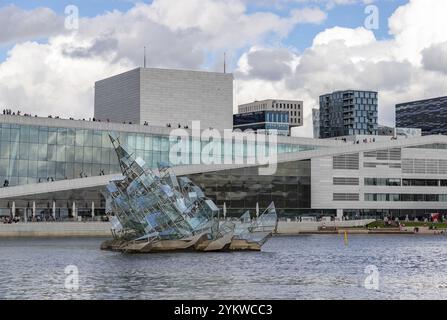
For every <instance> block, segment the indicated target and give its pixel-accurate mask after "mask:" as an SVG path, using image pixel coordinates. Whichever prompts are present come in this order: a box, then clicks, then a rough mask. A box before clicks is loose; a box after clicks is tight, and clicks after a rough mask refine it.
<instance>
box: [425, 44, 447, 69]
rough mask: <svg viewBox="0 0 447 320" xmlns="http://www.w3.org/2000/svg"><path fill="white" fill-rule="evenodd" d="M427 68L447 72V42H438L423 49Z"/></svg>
mask: <svg viewBox="0 0 447 320" xmlns="http://www.w3.org/2000/svg"><path fill="white" fill-rule="evenodd" d="M422 64H423V66H424V68H425V69H427V70H431V71H437V72H442V73H445V74H447V42H442V43H436V44H434V45H432V46H430V47H428V48H426V49H424V50H422Z"/></svg>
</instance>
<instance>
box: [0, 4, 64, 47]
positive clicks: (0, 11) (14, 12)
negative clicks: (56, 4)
mask: <svg viewBox="0 0 447 320" xmlns="http://www.w3.org/2000/svg"><path fill="white" fill-rule="evenodd" d="M0 24H1V28H0V44H7V43H12V42H14V41H19V40H28V39H34V38H37V37H48V36H50V35H53V34H56V33H60V32H63V31H64V30H63V28H64V20H63V18H61V17H58V16H57V15H56V13H55V12H54V11H52V10H50V9H48V8H37V9H34V10H23V9H21V8H19V7H17V6H15V5H8V6H5V7H0Z"/></svg>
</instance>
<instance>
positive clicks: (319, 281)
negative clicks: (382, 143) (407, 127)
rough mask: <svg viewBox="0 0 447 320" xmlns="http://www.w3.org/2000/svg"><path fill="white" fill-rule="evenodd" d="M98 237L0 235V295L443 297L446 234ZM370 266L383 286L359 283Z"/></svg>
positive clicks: (446, 291) (445, 290) (445, 292)
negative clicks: (193, 239) (141, 243)
mask: <svg viewBox="0 0 447 320" xmlns="http://www.w3.org/2000/svg"><path fill="white" fill-rule="evenodd" d="M102 240H103V239H7V240H4V239H1V240H0V299H242V298H243V299H404V298H405V299H447V273H446V267H447V237H443V236H439V237H433V236H368V235H358V236H350V239H349V245H348V246H345V245H344V241H343V236H341V235H340V236H338V235H319V236H300V237H275V238H272V239H271V240H270V241H268V242H267V243H266V244H265V246H264V247H263V251H262V252H229V253H175V254H174V253H164V254H149V255H125V254H121V253H114V252H106V251H101V250H99V245H100V243H101V241H102ZM67 265H75V266H77V267H78V270H79V290H78V291H76V292H70V291H69V290H67V289H65V287H64V284H65V279H66V276H67V275H66V274H65V273H64V270H65V267H66V266H67ZM368 265H376V266H377V267H378V269H379V272H380V277H379V290H367V289H365V287H364V285H363V284H364V281H365V278H366V277H367V274H365V268H366V266H368Z"/></svg>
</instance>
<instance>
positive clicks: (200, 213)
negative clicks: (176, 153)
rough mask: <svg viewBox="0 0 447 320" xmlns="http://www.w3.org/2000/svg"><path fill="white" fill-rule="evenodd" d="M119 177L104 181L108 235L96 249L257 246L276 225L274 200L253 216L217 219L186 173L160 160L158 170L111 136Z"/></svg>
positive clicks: (133, 250) (139, 250)
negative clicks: (177, 170)
mask: <svg viewBox="0 0 447 320" xmlns="http://www.w3.org/2000/svg"><path fill="white" fill-rule="evenodd" d="M110 140H111V141H112V144H113V147H114V149H115V151H116V153H117V156H118V159H119V164H120V167H121V172H122V176H118V177H116V178H114V179H113V180H112V181H110V183H109V184H108V185H107V188H106V192H105V197H106V208H107V209H106V211H107V214H108V215H109V216H110V219H111V222H112V234H113V238H114V239H113V240H108V241H105V242H104V243H103V244H102V246H101V248H102V249H104V250H116V251H122V252H129V253H146V252H161V251H177V250H195V251H225V250H261V246H262V245H263V244H264V243H265V242H266V241H267V239H268V238H269V237H270V236H271V235H272V232H273V231H274V230H275V229H276V226H277V215H276V211H275V206H274V204H273V203H271V204H270V206H269V207H268V208H267V209H266V210H265V212H264V213H263V214H262V215H260V216H259V217H258V218H256V219H253V220H252V219H251V218H250V214H249V212H248V211H247V212H246V213H244V214H243V215H242V217H241V218H240V219H239V220H238V221H228V220H226V219H225V220H221V219H220V214H219V210H220V209H219V208H218V207H217V206H216V205H215V204H214V202H213V201H212V200H211V199H209V198H207V197H206V196H205V194H204V193H203V191H202V190H201V189H200V188H199V187H198V186H197V185H195V184H194V183H193V182H192V181H191V180H190V179H188V178H187V177H179V178H177V177H176V175H175V174H174V173H173V172H172V171H171V170H170V167H169V165H167V164H165V163H159V165H158V173H156V172H155V171H153V170H151V169H149V168H148V167H147V166H146V165H145V163H144V161H143V160H142V159H141V158H136V159H135V158H134V157H133V156H132V155H131V154H129V153H128V152H127V151H126V149H125V148H124V147H123V146H122V145H121V143H120V141H119V138H117V137H114V136H112V135H110Z"/></svg>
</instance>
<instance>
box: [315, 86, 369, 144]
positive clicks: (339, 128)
mask: <svg viewBox="0 0 447 320" xmlns="http://www.w3.org/2000/svg"><path fill="white" fill-rule="evenodd" d="M377 99H378V93H377V92H375V91H360V90H345V91H335V92H333V93H329V94H325V95H322V96H320V138H332V137H338V136H348V135H377V118H378V115H377V111H378V110H377V109H378V108H377Z"/></svg>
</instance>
